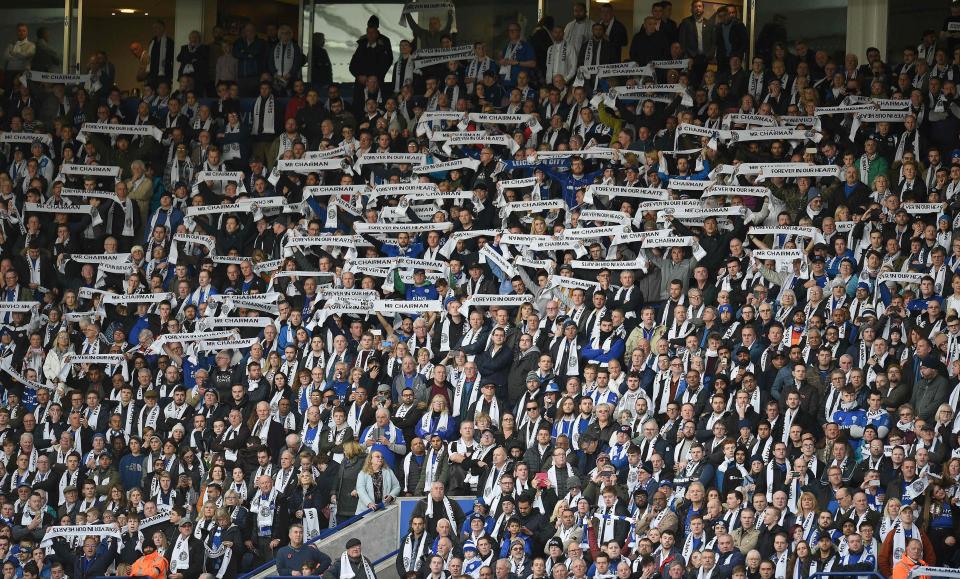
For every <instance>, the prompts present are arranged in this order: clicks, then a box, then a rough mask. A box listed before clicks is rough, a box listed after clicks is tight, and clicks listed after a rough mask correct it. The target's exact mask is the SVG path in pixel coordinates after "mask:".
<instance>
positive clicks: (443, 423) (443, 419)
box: [420, 374, 479, 432]
mask: <svg viewBox="0 0 960 579" xmlns="http://www.w3.org/2000/svg"><path fill="white" fill-rule="evenodd" d="M477 376H478V377H479V374H478V375H477ZM432 420H433V411H428V412H427V413H426V414H424V415H423V418H421V419H420V427H421V428H422V429H423V431H424V432H446V431H447V430H449V429H450V414H449V413H447V412H444V413H443V414H441V415H440V419H439V420H438V421H437V426H436V429H435V430H434V429H433V428H432V427H431V426H430V423H431V422H432Z"/></svg>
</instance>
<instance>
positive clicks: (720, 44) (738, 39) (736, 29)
mask: <svg viewBox="0 0 960 579" xmlns="http://www.w3.org/2000/svg"><path fill="white" fill-rule="evenodd" d="M716 20H717V24H716V36H717V39H716V42H717V70H718V72H729V71H730V57H732V56H736V57H737V58H739V59H740V61H741V62H742V61H743V58H744V56H745V55H746V52H747V47H748V45H749V42H750V36H749V33H748V32H747V27H746V26H745V25H744V24H743V22H741V21H740V20H739V19H737V11H736V9H735V8H733V7H732V6H720V7H719V8H717V12H716Z"/></svg>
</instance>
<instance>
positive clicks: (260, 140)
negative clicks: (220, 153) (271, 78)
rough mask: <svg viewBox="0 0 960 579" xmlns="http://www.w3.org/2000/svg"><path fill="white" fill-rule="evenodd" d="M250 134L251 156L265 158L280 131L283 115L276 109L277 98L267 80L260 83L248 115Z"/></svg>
mask: <svg viewBox="0 0 960 579" xmlns="http://www.w3.org/2000/svg"><path fill="white" fill-rule="evenodd" d="M250 122H251V126H250V135H251V136H253V140H254V142H253V156H254V157H256V158H260V159H266V158H267V156H266V155H267V149H269V148H270V145H271V143H273V140H274V139H275V138H276V136H277V134H278V133H279V132H280V127H281V123H282V122H283V115H282V114H281V113H280V111H279V110H277V98H276V97H275V96H274V95H273V87H272V86H271V85H270V83H269V82H267V81H263V82H261V83H260V96H258V97H257V100H255V101H254V102H253V112H252V113H251V115H250Z"/></svg>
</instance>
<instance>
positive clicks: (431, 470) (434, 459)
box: [423, 446, 453, 523]
mask: <svg viewBox="0 0 960 579" xmlns="http://www.w3.org/2000/svg"><path fill="white" fill-rule="evenodd" d="M441 456H443V449H442V448H441V449H440V450H434V449H433V447H432V446H431V447H430V452H428V453H427V458H426V460H425V463H426V464H424V467H425V468H426V469H427V471H426V473H425V474H426V476H425V477H423V479H424V480H423V491H424V492H429V491H430V486H431V485H432V484H433V481H434V480H435V479H436V478H437V470H439V468H440V457H441ZM444 501H446V498H444ZM444 506H446V503H444ZM427 510H428V511H429V512H430V514H433V500H432V499H430V498H429V497H428V498H427ZM450 522H451V523H452V522H453V519H450Z"/></svg>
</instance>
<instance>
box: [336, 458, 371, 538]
mask: <svg viewBox="0 0 960 579" xmlns="http://www.w3.org/2000/svg"><path fill="white" fill-rule="evenodd" d="M364 459H365V455H364V451H363V447H362V446H360V444H359V443H358V442H357V441H355V440H350V441H347V442H345V443H343V462H341V463H340V473H339V475H338V476H337V481H336V484H334V485H333V489H332V492H331V494H330V503H331V504H334V505H336V507H337V523H338V524H339V523H342V522H343V521H346V520H347V519H349V518H350V517H352V516H354V515H355V514H357V507H358V506H359V500H360V493H359V492H358V491H357V479H358V478H359V476H360V472H361V471H362V470H363V464H364Z"/></svg>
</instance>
